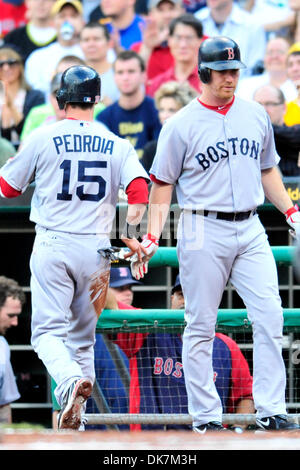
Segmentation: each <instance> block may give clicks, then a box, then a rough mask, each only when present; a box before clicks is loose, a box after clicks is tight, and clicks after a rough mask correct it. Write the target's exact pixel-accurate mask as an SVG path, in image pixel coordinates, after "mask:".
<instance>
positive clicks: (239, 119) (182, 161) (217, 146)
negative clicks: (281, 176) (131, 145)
mask: <svg viewBox="0 0 300 470" xmlns="http://www.w3.org/2000/svg"><path fill="white" fill-rule="evenodd" d="M183 122H186V123H188V125H186V126H183V125H182V123H183ZM220 124H221V125H220ZM279 160H280V159H279V156H278V155H277V153H276V150H275V146H274V140H273V130H272V125H271V122H270V119H269V117H268V115H267V114H266V112H265V111H264V109H263V108H262V106H261V105H259V104H257V103H255V102H253V103H252V102H251V103H249V102H246V101H244V100H241V99H239V98H235V101H234V103H233V105H232V106H231V109H230V110H229V111H228V113H227V114H226V116H223V115H221V114H219V113H217V112H215V111H213V110H210V109H208V108H206V107H204V106H203V105H202V104H201V103H199V101H198V99H197V98H196V99H194V100H193V101H192V102H191V103H189V104H188V105H187V106H185V107H184V108H182V109H181V110H180V111H179V112H177V113H176V114H175V115H174V116H172V117H171V118H169V119H168V121H167V122H166V123H165V124H164V126H163V128H162V130H161V133H160V136H159V140H158V145H157V153H156V156H155V158H154V161H153V165H152V168H151V170H150V173H152V174H153V175H154V176H155V177H156V178H158V179H159V180H162V181H165V182H167V183H171V184H175V183H177V184H176V191H177V198H178V203H179V205H180V207H181V208H183V207H187V206H189V207H190V208H193V209H195V208H197V207H199V204H202V205H203V207H204V208H205V209H208V210H212V211H214V210H217V211H224V212H242V211H247V210H250V209H253V208H255V207H257V206H258V205H259V204H262V203H263V201H264V193H263V188H262V185H261V170H262V169H266V168H270V167H273V166H276V165H277V163H278V162H279ZM228 183H230V184H228ZM247 187H249V188H251V191H247Z"/></svg>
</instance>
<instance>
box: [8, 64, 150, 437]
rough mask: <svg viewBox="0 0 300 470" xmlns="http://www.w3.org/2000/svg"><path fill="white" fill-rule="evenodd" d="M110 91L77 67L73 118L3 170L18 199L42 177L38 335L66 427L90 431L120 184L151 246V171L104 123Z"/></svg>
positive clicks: (35, 306) (67, 90)
mask: <svg viewBox="0 0 300 470" xmlns="http://www.w3.org/2000/svg"><path fill="white" fill-rule="evenodd" d="M100 92H101V80H100V77H99V75H98V74H97V72H96V71H95V70H94V69H92V68H91V67H86V66H81V65H80V66H73V67H70V68H68V69H67V70H66V71H65V72H64V73H63V75H62V79H61V86H60V89H59V90H58V92H57V101H58V104H59V107H60V108H61V109H64V110H65V113H66V118H65V119H63V120H61V121H59V122H56V123H54V124H52V125H48V126H41V127H40V128H39V129H37V130H36V131H35V132H34V134H33V135H32V136H31V138H30V139H28V140H27V141H26V143H25V144H24V146H22V149H21V150H20V151H19V152H18V154H17V155H16V156H15V157H14V158H13V159H11V160H9V162H8V163H7V164H6V165H4V167H2V169H1V177H0V194H1V196H3V197H8V198H10V197H16V196H18V195H20V194H22V193H23V192H24V191H25V190H26V188H27V187H28V185H29V184H30V183H31V182H32V181H35V188H34V193H33V197H32V202H31V212H30V219H31V220H32V221H33V222H34V223H35V224H36V238H35V242H34V248H33V252H32V256H31V259H30V268H31V293H32V336H31V342H32V345H33V348H34V350H35V351H36V353H37V354H38V356H39V358H40V359H41V360H42V361H43V362H44V364H45V366H46V368H47V370H48V372H49V374H50V375H51V377H52V378H53V380H54V381H55V383H56V384H57V387H56V389H55V396H56V399H57V401H58V403H59V405H60V407H61V413H60V415H59V420H58V427H59V428H60V429H64V428H70V429H79V428H80V426H81V416H82V412H83V411H84V406H85V404H86V400H87V398H88V397H89V396H90V395H91V393H92V387H93V383H94V380H95V370H94V349H93V346H94V341H95V327H96V323H97V319H98V318H99V315H100V314H101V312H102V310H103V308H104V305H105V300H106V293H107V288H108V282H109V273H110V262H111V258H110V256H106V255H105V254H106V253H108V254H110V248H111V247H110V239H109V237H110V232H111V229H112V223H113V220H114V214H115V209H116V204H117V201H118V192H119V188H120V186H122V187H123V188H124V190H125V192H126V194H127V196H128V213H127V220H126V224H125V227H124V231H123V235H122V240H123V242H124V243H125V245H126V246H127V247H128V248H129V249H130V250H131V249H132V248H133V249H134V251H136V249H138V251H140V254H141V253H142V251H143V250H144V252H145V249H144V248H143V247H141V248H140V243H139V242H138V241H137V239H136V237H135V230H136V226H137V224H139V221H140V219H141V217H142V215H143V213H144V210H145V208H146V204H147V202H148V185H147V182H148V181H149V179H148V175H147V173H146V172H145V170H144V169H143V167H142V165H141V164H140V163H139V160H138V156H137V154H136V152H135V150H134V149H133V147H132V145H131V144H130V143H129V141H127V140H125V139H120V138H119V137H117V136H116V135H114V134H113V133H112V132H110V131H108V130H107V129H106V128H104V127H103V126H102V125H101V124H100V123H97V122H95V121H94V119H93V117H94V106H95V104H96V103H97V102H98V101H99V99H100Z"/></svg>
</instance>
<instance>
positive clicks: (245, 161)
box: [132, 37, 300, 433]
mask: <svg viewBox="0 0 300 470" xmlns="http://www.w3.org/2000/svg"><path fill="white" fill-rule="evenodd" d="M242 67H244V64H243V63H242V61H241V55H240V50H239V47H238V45H237V44H236V43H235V41H232V40H231V39H230V38H227V37H215V38H214V37H212V38H209V39H206V40H205V41H203V43H202V44H201V46H200V50H199V77H200V80H201V81H202V87H203V90H202V93H201V95H200V96H199V97H198V98H196V99H194V100H193V101H192V102H191V103H189V104H188V105H187V106H185V107H184V108H183V109H181V110H180V111H178V113H176V114H175V115H174V116H172V118H170V119H169V120H168V121H167V122H166V123H165V125H164V126H163V128H162V131H161V133H160V136H159V140H158V145H157V152H156V156H155V158H154V161H153V164H152V167H151V169H150V176H151V179H152V181H153V185H152V188H151V192H150V207H149V212H148V235H147V236H146V238H145V240H144V241H143V244H144V247H146V249H147V251H148V254H147V257H145V258H144V262H143V263H140V262H139V261H138V260H135V259H133V261H132V273H133V274H134V276H135V277H136V278H137V279H138V278H140V277H143V275H144V272H145V271H146V270H147V269H146V265H147V263H148V260H149V259H150V258H151V256H152V255H153V254H154V252H155V251H156V250H157V246H158V240H159V238H160V235H161V233H162V229H163V225H164V220H165V219H166V217H167V209H166V208H168V207H169V204H170V201H171V195H172V191H173V188H174V187H175V188H176V193H177V199H178V204H179V206H180V208H181V210H182V212H181V217H180V219H179V227H178V232H177V233H179V234H180V237H179V238H178V241H177V252H178V259H179V269H180V279H181V285H182V289H183V294H184V298H185V307H186V308H185V320H186V328H185V331H184V335H183V353H182V356H183V368H184V373H185V383H186V388H187V394H188V406H189V413H190V415H191V416H192V418H193V428H194V430H195V431H196V432H199V433H205V432H206V431H209V430H212V431H223V430H224V427H223V425H222V404H221V401H220V398H219V396H218V394H217V391H216V387H215V384H214V382H213V367H212V347H213V340H214V338H215V327H216V320H217V313H218V308H219V305H220V302H221V299H222V295H223V292H224V289H225V287H226V284H227V282H228V281H229V280H230V281H231V282H232V284H233V285H234V287H235V288H236V290H237V292H238V294H239V295H240V297H241V298H242V299H243V301H244V304H245V305H246V307H247V312H248V317H249V320H250V321H251V322H252V327H253V344H254V349H253V361H254V373H253V375H254V377H253V378H254V382H253V399H254V404H255V409H256V410H257V415H256V424H257V429H258V430H259V429H260V430H263V431H269V430H289V431H290V430H298V429H299V426H298V425H296V424H295V423H292V422H290V420H289V419H288V416H287V411H286V404H285V386H286V371H285V366H284V362H283V358H282V349H281V344H282V327H283V313H282V306H281V299H280V296H279V288H278V278H277V271H276V264H275V261H274V258H273V256H272V251H271V249H270V246H269V243H268V240H267V236H266V233H265V229H264V227H263V225H262V224H261V222H260V219H259V216H258V214H257V212H256V208H257V206H259V205H261V204H262V203H263V202H264V198H265V195H266V196H267V198H268V199H269V201H271V202H272V203H273V204H274V205H275V206H276V207H277V209H278V210H279V211H280V212H281V213H282V214H283V215H284V216H285V219H286V221H287V222H288V224H289V225H290V226H291V227H292V228H293V229H294V230H295V232H296V233H298V235H299V234H300V213H299V212H298V210H297V208H295V207H293V203H292V201H291V199H290V197H289V195H288V193H287V191H286V190H285V187H284V185H283V183H282V180H281V176H280V173H279V172H278V169H277V165H278V162H279V156H278V154H277V152H276V149H275V144H274V137H273V131H272V125H271V122H270V119H269V117H268V115H267V113H266V112H265V110H264V108H263V107H262V106H261V105H259V104H258V103H255V102H248V101H244V100H242V99H240V98H238V97H236V96H235V89H236V86H237V83H238V79H239V70H240V69H241V68H242ZM199 371H201V373H199Z"/></svg>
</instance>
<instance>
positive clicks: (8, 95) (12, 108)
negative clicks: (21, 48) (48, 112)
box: [0, 46, 45, 149]
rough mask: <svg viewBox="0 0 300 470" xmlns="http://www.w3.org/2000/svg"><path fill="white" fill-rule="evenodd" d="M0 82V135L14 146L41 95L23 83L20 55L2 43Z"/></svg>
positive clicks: (39, 102)
mask: <svg viewBox="0 0 300 470" xmlns="http://www.w3.org/2000/svg"><path fill="white" fill-rule="evenodd" d="M0 84H1V89H0V117H1V135H2V137H4V138H5V139H7V140H9V141H10V142H11V143H12V144H13V145H14V147H15V148H16V149H17V148H18V146H19V142H20V134H21V132H22V128H23V125H24V120H25V118H26V116H27V114H28V112H29V111H30V109H32V108H33V107H34V106H37V105H39V104H42V103H44V102H45V97H44V94H43V92H41V91H40V90H34V89H32V88H30V87H29V86H28V85H27V83H26V81H25V78H24V65H23V61H22V57H21V56H20V55H19V54H18V52H16V51H15V50H14V49H13V48H10V47H6V46H5V47H2V48H0Z"/></svg>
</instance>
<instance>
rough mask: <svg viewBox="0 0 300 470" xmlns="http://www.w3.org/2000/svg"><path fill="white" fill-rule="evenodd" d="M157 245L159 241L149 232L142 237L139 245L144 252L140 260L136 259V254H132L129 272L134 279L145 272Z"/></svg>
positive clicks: (142, 275)
mask: <svg viewBox="0 0 300 470" xmlns="http://www.w3.org/2000/svg"><path fill="white" fill-rule="evenodd" d="M158 245H159V241H158V240H157V239H156V238H155V237H153V236H152V235H151V234H148V235H146V236H145V237H144V238H143V241H142V243H141V246H142V247H143V251H144V253H145V254H144V256H143V257H142V260H140V259H138V257H137V256H136V255H134V256H133V257H132V260H131V274H132V276H133V277H134V278H135V279H137V280H139V279H141V278H143V277H144V275H145V274H147V272H148V263H149V260H150V259H151V258H152V256H153V255H155V253H156V251H157V249H158Z"/></svg>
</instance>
